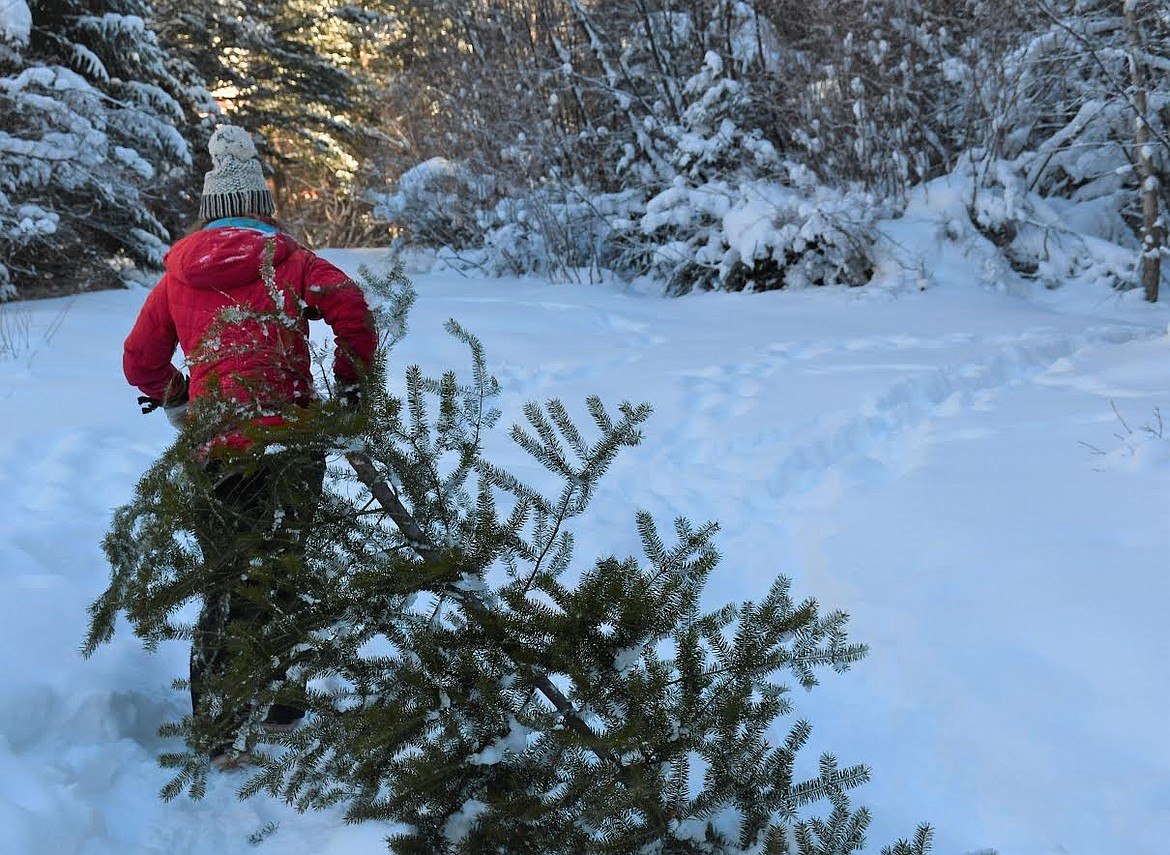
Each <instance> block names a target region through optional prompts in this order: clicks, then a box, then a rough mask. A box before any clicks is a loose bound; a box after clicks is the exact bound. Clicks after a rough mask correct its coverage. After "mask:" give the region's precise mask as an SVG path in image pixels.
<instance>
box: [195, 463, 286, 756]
mask: <svg viewBox="0 0 1170 855" xmlns="http://www.w3.org/2000/svg"><path fill="white" fill-rule="evenodd" d="M213 467H214V464H213ZM209 474H210V475H211V481H212V483H213V485H214V487H213V489H212V491H211V492H210V494H209V495H207V496H205V497H204V501H205V505H206V507H205V508H204V509H202V512H201V517H202V518H203V524H202V526H201V530H200V531H198V532H196V538H197V540H198V541H199V545H200V548H201V550H202V553H203V573H204V584H205V588H204V593H203V608H202V610H201V612H200V615H199V620H198V622H197V623H196V626H195V631H194V633H193V637H192V640H191V663H190V690H191V709H192V712H193V714H194V715H195V716H196V717H197V718H199V719H201V722H202V725H203V727H204V730H205V732H208V733H209V734H210V735H211V736H212V740H211V741H213V742H215V745H214V746H212V748H211V753H213V754H215V753H217V752H222V751H223V750H224V749H226V748H229V747H230V746H231V745H232V744H233V743H234V742H235V741H236V739H237V737H238V734H239V731H240V729H241V728H242V727H243V726H244V725H245V724H246V723H247V720H248V710H241V709H232V708H228V707H227V706H226V705H225V703H224V699H223V698H221V697H216V696H213V695H210V694H209V693H208V691H207V686H208V684H209V683H214V681H215V679H217V678H222V677H223V675H224V674H226V673H227V672H228V670H229V668H230V667H231V665H232V661H233V657H232V653H231V642H232V639H233V636H237V635H238V634H239V631H240V627H241V626H242V625H247V624H250V623H253V622H255V620H256V619H257V617H258V615H257V609H256V608H255V606H254V605H253V598H251V597H248V596H246V595H245V593H246V592H245V590H244V589H243V587H242V586H243V585H246V582H247V576H248V573H249V570H250V563H251V560H252V557H253V554H254V551H255V549H254V545H255V543H256V541H257V534H258V532H261V531H263V530H264V528H265V527H266V526H267V522H266V520H265V517H266V516H268V517H269V518H270V516H271V514H270V513H269V514H267V515H266V514H265V509H264V505H265V504H266V502H265V501H264V499H265V496H266V494H267V492H268V491H267V489H266V485H265V483H264V478H263V477H262V476H260V477H258V476H257V475H243V474H241V473H231V472H226V471H224V470H222V468H221V467H215V468H212V469H211V470H210V472H209ZM267 504H269V505H270V503H267Z"/></svg>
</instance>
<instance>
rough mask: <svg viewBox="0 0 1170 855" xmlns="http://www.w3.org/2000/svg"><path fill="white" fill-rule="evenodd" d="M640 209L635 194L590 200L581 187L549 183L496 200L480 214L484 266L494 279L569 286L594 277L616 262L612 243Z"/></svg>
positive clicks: (603, 195) (616, 252) (641, 202)
mask: <svg viewBox="0 0 1170 855" xmlns="http://www.w3.org/2000/svg"><path fill="white" fill-rule="evenodd" d="M644 204H645V202H644V198H643V196H642V194H641V193H640V192H639V191H637V190H626V191H624V192H622V193H608V194H606V193H600V194H593V195H589V191H588V189H587V188H585V187H581V186H560V185H554V184H550V185H547V186H545V187H543V188H541V189H540V190H538V191H536V192H533V193H530V194H527V195H525V196H522V197H519V198H504V199H501V200H500V201H499V202H498V203H497V204H496V205H495V206H494V207H493V208H492V209H491V210H490V211H485V212H483V214H482V215H481V217H482V219H481V223H482V225H483V227H484V228H483V250H484V252H483V262H484V264H485V267H486V268H487V269H488V270H489V271H490V272H492V273H493V274H496V275H500V274H507V275H518V274H522V273H536V274H538V275H542V276H548V277H551V278H553V279H557V280H560V281H574V280H576V279H578V278H579V277H580V276H581V274H582V272H583V271H584V272H587V273H588V274H589V275H594V274H598V273H599V272H600V271H601V269H602V268H612V267H613V266H614V264H615V263H617V261H618V255H619V253H620V250H619V248H618V245H617V244H616V243H615V238H616V236H617V235H618V234H619V233H620V232H622V231H623V230H628V229H629V228H630V227H631V226H632V224H633V223H635V222H636V220H637V217H638V216H639V215H640V213H641V210H642V208H643V206H644Z"/></svg>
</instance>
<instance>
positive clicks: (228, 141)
mask: <svg viewBox="0 0 1170 855" xmlns="http://www.w3.org/2000/svg"><path fill="white" fill-rule="evenodd" d="M207 150H208V151H209V152H211V160H212V162H213V163H214V164H215V165H216V167H219V166H220V164H222V163H223V161H224V159H225V158H228V157H234V158H235V159H236V160H251V159H252V158H254V157H255V156H256V145H255V143H253V142H252V137H251V136H250V135H249V134H248V132H247V131H245V130H244V129H243V128H237V127H236V126H235V125H220V126H219V127H218V128H216V129H215V133H214V134H212V135H211V141H210V142H208V143H207Z"/></svg>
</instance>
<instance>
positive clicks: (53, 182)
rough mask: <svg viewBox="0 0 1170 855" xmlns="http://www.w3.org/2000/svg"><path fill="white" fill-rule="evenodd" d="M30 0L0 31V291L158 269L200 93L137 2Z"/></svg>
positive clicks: (98, 283) (186, 178) (186, 174)
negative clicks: (22, 21)
mask: <svg viewBox="0 0 1170 855" xmlns="http://www.w3.org/2000/svg"><path fill="white" fill-rule="evenodd" d="M22 5H23V4H22ZM27 8H28V10H29V16H28V22H29V25H30V26H29V27H28V30H27V33H26V32H24V31H23V30H22V31H21V32H13V33H8V34H7V38H6V39H5V38H4V37H3V36H4V34H0V117H2V118H0V258H2V259H3V261H0V293H3V292H5V291H8V292H9V293H11V292H12V291H13V289H17V288H19V289H21V290H22V291H27V292H28V293H46V292H49V293H52V292H60V291H68V290H74V289H75V288H78V287H80V288H88V287H102V286H107V285H110V284H116V283H117V282H119V281H120V274H121V272H122V268H123V267H124V266H127V265H129V264H137V265H142V266H146V267H156V268H157V267H159V266H160V265H161V260H162V254H163V252H164V250H165V246H166V241H167V239H168V237H169V231H170V229H171V228H172V227H173V212H174V208H173V207H172V206H173V204H174V202H173V191H175V189H176V188H177V187H179V186H181V185H184V184H187V183H189V182H190V181H191V178H192V174H191V163H192V161H191V154H190V147H189V145H188V142H187V140H186V139H185V138H184V135H183V130H184V129H185V128H186V126H187V124H188V123H189V121H190V120H191V116H192V111H193V110H194V109H196V107H197V106H198V105H203V106H206V105H207V98H206V92H205V91H203V90H202V89H201V87H199V86H198V84H197V83H196V82H194V81H192V79H191V78H190V77H188V76H186V74H185V69H184V67H183V66H182V65H181V64H179V63H176V62H175V61H174V60H173V59H172V58H171V57H170V56H169V55H168V54H167V52H166V51H165V50H164V49H163V48H162V47H161V46H160V45H159V42H158V39H157V38H156V36H155V33H154V31H153V30H152V29H151V28H150V26H149V24H148V20H149V19H150V15H151V10H150V7H149V5H148V4H147V3H146V2H145V0H52V2H35V0H34V2H31V3H28V5H27Z"/></svg>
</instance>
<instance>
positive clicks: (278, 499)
mask: <svg viewBox="0 0 1170 855" xmlns="http://www.w3.org/2000/svg"><path fill="white" fill-rule="evenodd" d="M208 150H209V151H210V153H211V159H212V164H213V168H212V170H211V171H210V172H208V173H207V174H206V177H205V180H204V185H203V193H202V196H201V199H200V204H199V217H200V221H201V222H200V224H199V226H197V227H196V229H195V230H193V231H192V232H191V233H190V234H188V235H187V236H186V237H184V238H182V239H181V240H179V241H178V242H177V243H175V244H174V246H173V247H171V249H170V251H169V252H168V253H167V255H166V258H165V260H164V267H165V272H164V274H163V276H162V278H161V279H160V280H159V282H158V284H157V285H155V287H154V288H153V290H152V291H151V292H150V294H149V295H148V297H147V299H146V301H145V303H144V304H143V306H142V309H141V311H140V313H139V315H138V318H137V321H136V322H135V324H134V327H133V329H132V330H131V332H130V334H129V336H128V337H127V338H126V342H125V347H124V350H123V369H124V373H125V375H126V379H127V380H128V381H129V383H130V384H131V385H132V386H136V387H138V389H139V390H140V391H141V392H142V393H143V397H142V398H140V399H139V403H142V404H144V412H146V411H148V410H151V409H152V408H155V407H162V408H163V409H164V411H165V412H166V414H167V416H168V418H169V419H170V420H171V421H172V423H173V424H175V426H176V427H180V428H181V427H182V426H183V425H184V424H186V423H187V421H188V420H189V419H191V418H193V417H194V416H198V415H199V414H200V413H201V412H202V415H203V417H204V418H207V419H212V420H213V423H214V424H215V425H216V436H215V438H214V439H213V440H212V441H211V442H210V443H208V444H206V445H205V446H202V447H201V450H200V451H199V454H200V456H201V459H200V465H201V466H203V467H204V468H205V471H206V473H207V475H208V476H209V481H210V483H211V484H213V485H214V486H213V489H212V490H211V491H210V494H209V495H208V496H207V497H206V504H207V507H206V509H201V510H200V514H201V519H203V520H204V524H202V525H200V526H199V529H200V530H199V531H196V532H195V534H196V539H197V540H198V542H199V545H200V548H201V552H202V558H203V565H202V570H201V573H202V574H203V577H205V578H204V582H205V584H204V589H203V591H202V599H203V606H202V610H201V613H200V615H199V619H198V621H197V623H196V625H195V627H194V632H193V636H192V646H191V664H190V692H191V705H192V710H193V715H194V716H195V718H196V719H197V720H199V721H201V722H202V723H204V724H205V725H206V726H207V727H208V732H210V733H211V734H213V737H214V742H213V743H212V744H210V747H209V749H208V753H209V755H210V757H211V760H212V762H213V763H214V764H215V765H216V766H217V767H219V768H225V767H229V766H232V765H237V764H238V762H240V761H241V760H242V759H245V758H246V751H247V746H246V744H245V743H242V742H241V738H240V737H239V734H240V733H241V731H242V730H243V729H244V726H245V725H246V724H247V723H248V722H249V720H250V719H249V716H254V715H257V714H259V715H265V714H266V718H265V719H264V722H263V723H264V724H265V725H266V726H267V727H269V728H284V727H290V726H294V725H295V724H296V722H297V721H298V720H299V719H300V718H302V717H303V715H304V708H303V705H301V704H297V703H288V704H275V705H272V706H271V707H270V708H268V709H267V710H260V711H259V712H257V711H256V710H225V709H223V705H222V704H221V703H219V702H218V700H217V699H216V698H212V697H207V694H208V693H206V692H205V691H204V687H205V685H206V684H207V682H208V679H209V677H211V676H212V675H222V674H224V673H226V671H227V669H229V668H230V667H231V664H232V655H231V649H232V640H233V638H234V639H236V640H239V639H241V638H252V637H255V630H256V627H257V626H259V625H263V624H264V623H265V622H268V623H272V622H273V620H274V618H276V617H277V616H278V615H281V614H283V613H286V612H287V611H288V609H291V608H293V607H295V603H296V591H294V590H289V589H288V588H287V586H282V585H281V584H280V580H279V579H278V580H276V583H275V589H274V590H272V589H269V588H268V585H269V583H270V582H271V579H269V580H268V581H266V582H264V583H263V587H264V590H258V586H261V585H262V583H261V582H260V581H259V580H257V579H255V576H256V575H257V574H256V572H255V568H256V567H257V564H256V562H257V560H259V561H260V562H261V563H263V562H267V566H268V567H269V568H277V570H279V569H280V568H286V569H287V567H288V566H289V565H288V564H287V562H288V561H296V560H303V552H304V539H305V536H306V531H307V530H308V528H309V526H310V525H311V523H312V517H313V505H314V501H313V499H314V497H319V496H320V491H321V488H322V482H323V479H324V472H325V463H324V460H323V458H321V457H319V456H314V454H313V453H311V452H304V453H301V454H298V452H297V449H292V450H291V451H289V450H285V451H284V452H282V453H281V454H276V455H272V456H271V458H270V459H271V461H272V462H271V463H265V461H267V460H269V456H267V455H262V456H260V458H259V459H260V461H261V462H260V464H259V465H257V464H256V462H255V460H256V456H255V455H253V456H252V457H251V458H249V459H250V460H251V462H250V463H249V464H248V465H247V466H244V465H243V464H242V463H241V460H242V459H244V455H242V454H235V453H234V452H238V451H241V450H243V449H247V448H248V447H249V446H251V445H252V444H253V443H255V442H257V441H263V436H264V432H265V431H271V430H272V429H273V428H275V427H277V426H281V425H287V424H288V423H289V422H290V421H295V420H296V418H297V415H298V413H305V412H307V411H308V410H309V409H311V408H312V407H313V406H314V404H315V403H316V402H317V400H318V398H317V395H316V392H315V391H314V383H313V376H312V363H311V358H310V348H309V343H308V329H309V321H310V320H324V321H325V323H326V324H328V325H329V326H330V327H331V328H332V332H333V335H334V337H335V341H336V350H335V353H334V359H333V366H332V368H333V374H334V383H335V385H334V390H335V394H336V393H338V392H340V395H341V396H342V397H343V399H344V400H346V401H347V402H349V403H351V404H353V403H355V396H356V390H357V383H358V381H359V380H360V378H361V376H362V374H363V372H364V371H365V370H366V369H367V368H368V367H369V365H370V363H371V360H372V359H373V356H374V351H375V349H376V347H377V333H376V330H375V328H374V322H373V317H372V315H371V313H370V310H369V307H368V305H367V303H366V300H365V297H364V296H363V294H362V291H361V289H360V288H358V286H357V285H356V284H355V283H354V282H353V281H352V280H351V279H350V278H349V277H348V276H346V274H345V273H343V272H342V271H341V270H339V269H338V268H337V267H335V266H333V265H332V264H330V263H329V262H327V261H325V260H324V259H323V258H321V257H320V256H318V255H316V254H314V253H313V252H311V251H309V250H308V249H306V248H305V247H303V246H301V245H300V244H298V243H297V241H295V240H294V239H293V238H292V237H291V236H289V235H288V234H287V233H286V232H284V231H283V230H282V229H281V228H280V226H279V225H278V224H277V222H276V221H275V220H274V219H273V218H272V215H273V212H274V210H275V205H274V202H273V198H272V194H271V193H270V191H269V189H268V185H267V183H266V182H265V180H264V175H263V171H262V168H261V164H260V161H259V160H258V159H257V155H256V148H255V145H254V144H253V142H252V139H251V137H250V136H249V134H248V133H247V132H246V131H245V130H243V129H241V128H238V127H235V126H232V125H224V126H221V127H219V128H218V129H217V130H216V131H215V133H214V134H213V135H212V137H211V140H210V142H209V145H208ZM176 347H178V348H180V349H181V350H182V352H183V354H184V357H185V363H186V367H187V368H188V370H189V375H187V374H184V373H183V372H182V371H180V370H179V369H178V368H176V367H175V366H174V365H173V364H172V359H173V357H174V354H175V349H176ZM200 407H203V408H204V409H203V410H202V411H201V410H200ZM282 442H283V439H282ZM269 572H270V573H271V572H272V571H271V570H270V571H269ZM259 677H260V678H261V679H264V680H268V679H273V680H277V681H280V680H283V679H284V675H281V674H272V675H259Z"/></svg>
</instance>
